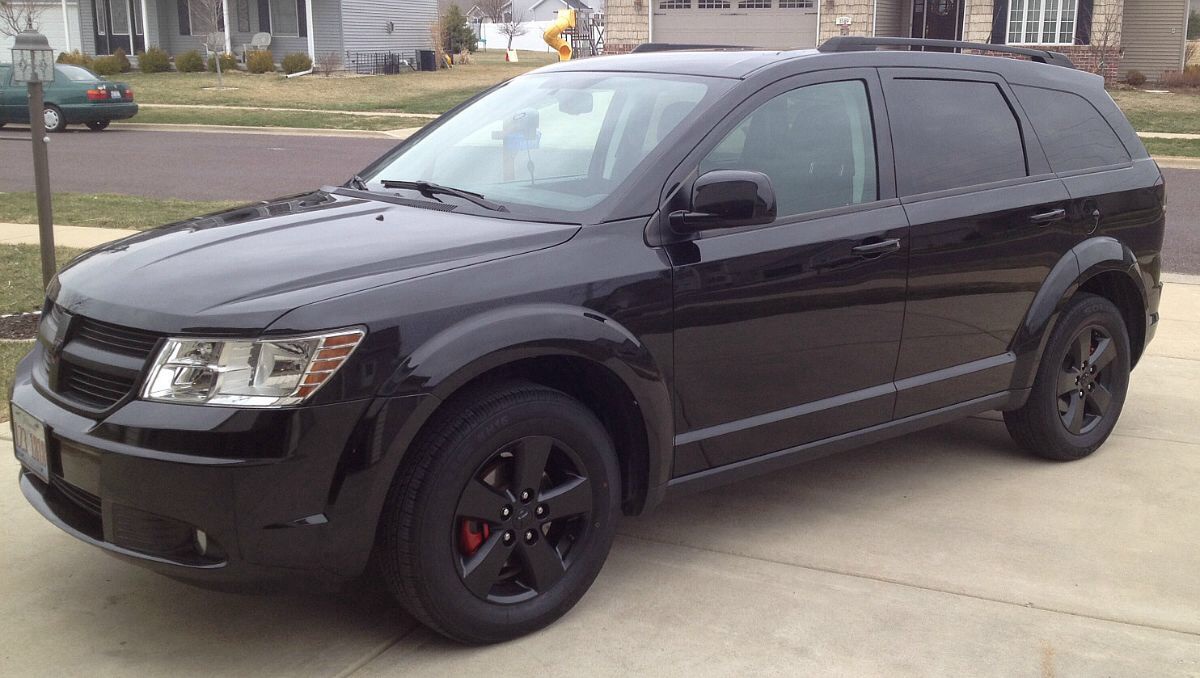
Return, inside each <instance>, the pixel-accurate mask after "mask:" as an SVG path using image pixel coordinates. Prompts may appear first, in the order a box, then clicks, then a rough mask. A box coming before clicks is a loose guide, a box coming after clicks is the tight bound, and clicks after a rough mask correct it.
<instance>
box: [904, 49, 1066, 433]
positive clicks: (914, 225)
mask: <svg viewBox="0 0 1200 678" xmlns="http://www.w3.org/2000/svg"><path fill="white" fill-rule="evenodd" d="M881 73H882V75H883V84H884V92H885V96H886V97H887V105H888V115H889V117H890V119H891V124H892V138H893V139H894V141H895V153H896V172H897V177H896V179H897V190H898V192H899V194H900V199H901V201H902V202H903V204H904V209H905V211H906V213H907V214H908V218H909V222H910V224H911V229H912V231H911V247H910V250H909V252H910V254H909V280H908V304H907V307H906V311H905V317H904V332H903V339H902V341H901V344H900V355H899V360H898V362H897V371H896V386H897V390H898V392H897V400H896V417H897V418H902V417H906V416H910V415H914V414H919V413H922V412H928V411H931V410H935V409H938V408H941V407H945V406H949V405H953V404H957V403H960V402H963V401H967V400H971V399H973V398H979V397H983V396H987V395H991V394H994V393H999V392H1003V391H1006V390H1008V389H1009V388H1010V387H1011V379H1012V374H1013V368H1014V363H1015V357H1014V354H1013V353H1012V352H1010V351H1009V347H1010V344H1011V343H1012V340H1013V337H1014V335H1015V333H1016V331H1017V329H1018V327H1019V326H1020V324H1021V321H1022V320H1023V318H1024V317H1025V314H1026V312H1027V311H1028V309H1029V306H1030V304H1031V303H1032V301H1033V298H1034V295H1036V294H1037V291H1038V289H1039V288H1040V287H1041V284H1042V281H1043V280H1044V279H1045V277H1046V276H1047V275H1048V274H1049V272H1050V269H1051V267H1053V266H1054V264H1055V263H1056V262H1057V261H1058V259H1059V258H1060V257H1061V256H1062V255H1063V254H1064V253H1065V252H1066V251H1067V250H1069V249H1070V248H1071V246H1072V244H1073V242H1074V240H1073V235H1072V229H1071V225H1070V222H1069V220H1068V219H1067V208H1068V207H1069V205H1068V203H1069V197H1070V196H1069V195H1068V194H1067V191H1066V188H1065V187H1064V185H1063V183H1062V182H1061V181H1060V180H1059V179H1058V177H1057V176H1055V175H1054V174H1053V173H1052V172H1051V170H1050V167H1049V164H1048V162H1047V161H1046V157H1045V154H1044V153H1043V152H1042V149H1041V146H1040V145H1039V144H1038V142H1037V137H1036V136H1035V135H1034V134H1033V131H1032V128H1031V126H1030V125H1029V123H1028V121H1027V120H1026V119H1025V118H1024V116H1023V114H1022V112H1021V110H1020V106H1019V105H1018V104H1017V103H1016V99H1015V97H1014V96H1013V93H1012V91H1011V89H1010V88H1009V86H1008V85H1007V83H1005V82H1004V81H1003V79H1001V78H1000V77H998V76H995V75H991V74H986V73H981V72H957V71H949V70H941V69H939V70H937V71H933V70H932V69H883V70H882V71H881Z"/></svg>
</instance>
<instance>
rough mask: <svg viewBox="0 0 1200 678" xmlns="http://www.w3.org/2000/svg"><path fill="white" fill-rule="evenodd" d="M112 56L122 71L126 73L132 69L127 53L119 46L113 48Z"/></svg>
mask: <svg viewBox="0 0 1200 678" xmlns="http://www.w3.org/2000/svg"><path fill="white" fill-rule="evenodd" d="M112 56H113V58H114V59H116V60H117V64H118V65H120V67H121V72H122V73H128V72H129V71H132V70H133V64H131V63H129V55H128V54H126V53H125V50H123V49H121V48H120V47H118V48H116V49H115V50H113V53H112Z"/></svg>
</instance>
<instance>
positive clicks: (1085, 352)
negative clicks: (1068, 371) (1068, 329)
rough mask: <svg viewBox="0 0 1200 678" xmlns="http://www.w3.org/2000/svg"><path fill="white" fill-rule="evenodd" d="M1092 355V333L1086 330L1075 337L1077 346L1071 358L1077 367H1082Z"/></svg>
mask: <svg viewBox="0 0 1200 678" xmlns="http://www.w3.org/2000/svg"><path fill="white" fill-rule="evenodd" d="M1091 354H1092V331H1091V330H1084V331H1082V332H1080V333H1079V336H1077V337H1075V346H1074V347H1073V348H1072V354H1071V357H1072V358H1073V362H1074V363H1075V365H1082V364H1083V363H1085V362H1086V361H1087V359H1088V356H1089V355H1091Z"/></svg>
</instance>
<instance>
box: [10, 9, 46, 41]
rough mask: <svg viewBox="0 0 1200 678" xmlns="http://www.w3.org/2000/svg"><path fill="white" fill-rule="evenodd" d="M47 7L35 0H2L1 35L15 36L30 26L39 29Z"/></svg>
mask: <svg viewBox="0 0 1200 678" xmlns="http://www.w3.org/2000/svg"><path fill="white" fill-rule="evenodd" d="M46 7H47V5H45V4H43V3H40V2H36V1H35V0H0V35H9V36H15V35H16V34H17V33H20V32H21V31H23V30H25V29H26V28H29V27H30V26H32V27H33V28H34V30H37V29H38V28H39V27H40V26H41V21H40V19H41V16H42V12H43V11H44V10H45V9H46Z"/></svg>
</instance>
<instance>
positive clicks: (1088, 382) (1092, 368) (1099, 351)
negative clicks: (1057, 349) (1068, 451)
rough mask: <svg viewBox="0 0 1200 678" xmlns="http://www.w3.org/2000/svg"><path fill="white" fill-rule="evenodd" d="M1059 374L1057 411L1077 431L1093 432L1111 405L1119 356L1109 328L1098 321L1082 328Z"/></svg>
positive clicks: (1065, 423)
mask: <svg viewBox="0 0 1200 678" xmlns="http://www.w3.org/2000/svg"><path fill="white" fill-rule="evenodd" d="M1069 346H1070V348H1069V349H1068V350H1067V355H1066V357H1065V358H1064V359H1063V369H1062V374H1060V375H1059V378H1058V413H1059V417H1061V419H1062V423H1063V426H1065V427H1066V428H1067V431H1069V432H1070V433H1072V434H1074V435H1077V436H1078V435H1083V434H1085V433H1090V432H1091V431H1092V430H1094V429H1095V428H1096V426H1098V425H1100V423H1101V421H1103V419H1104V417H1105V416H1106V415H1107V414H1108V412H1109V411H1110V410H1111V409H1112V404H1113V395H1112V380H1113V373H1112V371H1110V370H1108V369H1106V368H1107V367H1108V366H1109V365H1111V364H1112V362H1113V360H1115V359H1116V357H1117V347H1116V344H1115V342H1114V341H1113V338H1112V337H1111V336H1109V334H1108V332H1107V331H1106V330H1105V329H1104V328H1103V327H1099V326H1097V325H1090V326H1088V327H1085V328H1083V329H1082V330H1080V331H1079V333H1078V334H1077V335H1075V337H1074V338H1073V339H1072V340H1071V343H1070V344H1069Z"/></svg>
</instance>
